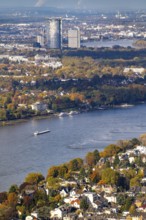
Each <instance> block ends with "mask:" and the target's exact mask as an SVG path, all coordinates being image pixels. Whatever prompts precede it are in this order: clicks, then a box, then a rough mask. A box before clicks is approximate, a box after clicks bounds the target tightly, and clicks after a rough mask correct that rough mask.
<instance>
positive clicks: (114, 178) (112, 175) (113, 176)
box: [101, 168, 119, 185]
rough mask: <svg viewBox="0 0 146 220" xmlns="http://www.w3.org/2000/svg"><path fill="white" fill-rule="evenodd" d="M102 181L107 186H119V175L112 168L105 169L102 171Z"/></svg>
mask: <svg viewBox="0 0 146 220" xmlns="http://www.w3.org/2000/svg"><path fill="white" fill-rule="evenodd" d="M101 179H102V181H104V182H105V183H106V184H115V185H117V184H118V180H119V173H118V172H117V171H114V170H112V169H111V168H105V169H104V170H102V173H101Z"/></svg>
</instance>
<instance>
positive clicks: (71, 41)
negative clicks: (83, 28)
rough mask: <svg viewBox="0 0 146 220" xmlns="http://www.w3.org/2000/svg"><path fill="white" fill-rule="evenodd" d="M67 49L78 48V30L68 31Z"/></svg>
mask: <svg viewBox="0 0 146 220" xmlns="http://www.w3.org/2000/svg"><path fill="white" fill-rule="evenodd" d="M68 47H70V48H80V30H79V29H78V28H77V29H73V30H72V29H70V30H68Z"/></svg>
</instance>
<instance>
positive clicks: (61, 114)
mask: <svg viewBox="0 0 146 220" xmlns="http://www.w3.org/2000/svg"><path fill="white" fill-rule="evenodd" d="M67 115H68V113H67V112H61V113H60V114H59V115H58V116H59V117H64V116H67Z"/></svg>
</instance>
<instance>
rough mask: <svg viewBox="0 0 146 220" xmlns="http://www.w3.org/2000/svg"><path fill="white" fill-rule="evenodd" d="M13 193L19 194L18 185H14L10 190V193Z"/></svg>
mask: <svg viewBox="0 0 146 220" xmlns="http://www.w3.org/2000/svg"><path fill="white" fill-rule="evenodd" d="M11 192H15V193H17V192H18V186H17V185H12V186H11V187H10V189H9V193H11Z"/></svg>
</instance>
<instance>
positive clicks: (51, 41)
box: [46, 18, 62, 49]
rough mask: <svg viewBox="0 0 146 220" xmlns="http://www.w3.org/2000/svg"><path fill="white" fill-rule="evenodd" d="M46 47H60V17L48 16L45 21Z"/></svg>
mask: <svg viewBox="0 0 146 220" xmlns="http://www.w3.org/2000/svg"><path fill="white" fill-rule="evenodd" d="M46 47H47V48H52V49H61V48H62V19H61V18H49V19H48V20H47V22H46Z"/></svg>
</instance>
